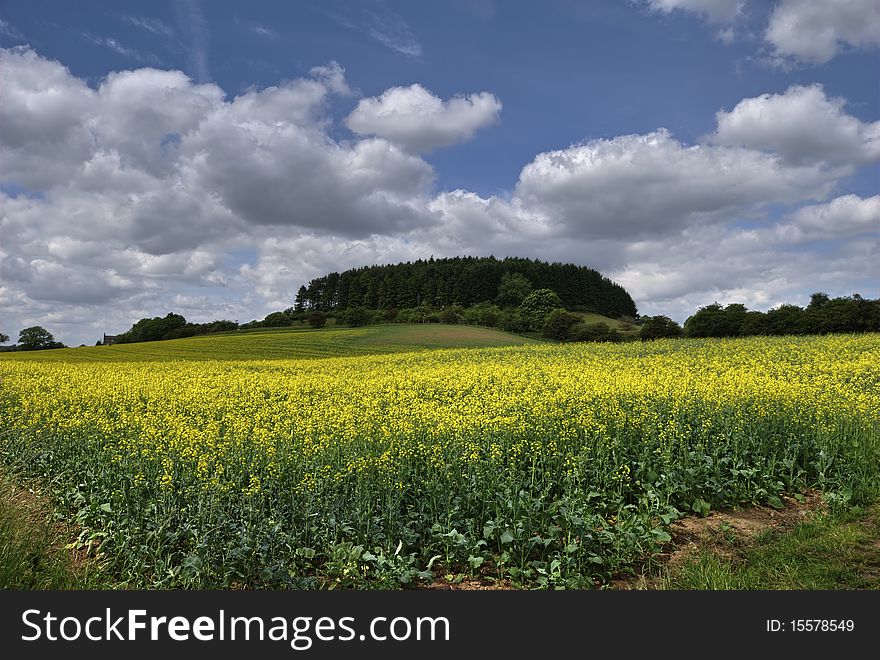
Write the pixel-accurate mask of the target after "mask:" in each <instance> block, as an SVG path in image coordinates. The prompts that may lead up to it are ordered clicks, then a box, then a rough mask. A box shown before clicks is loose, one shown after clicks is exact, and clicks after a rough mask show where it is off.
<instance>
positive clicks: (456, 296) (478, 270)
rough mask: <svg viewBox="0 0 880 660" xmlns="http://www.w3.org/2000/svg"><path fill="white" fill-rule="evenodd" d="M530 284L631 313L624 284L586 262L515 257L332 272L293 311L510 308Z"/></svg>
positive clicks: (576, 304)
mask: <svg viewBox="0 0 880 660" xmlns="http://www.w3.org/2000/svg"><path fill="white" fill-rule="evenodd" d="M504 285H506V286H504ZM536 289H551V290H553V291H554V292H556V294H557V295H558V296H559V298H560V299H561V301H562V304H563V306H564V307H566V308H567V309H570V310H574V311H583V312H595V313H597V314H602V315H604V316H609V317H612V318H617V317H620V316H628V317H633V318H634V317H636V316H637V309H636V304H635V302H634V301H633V299H632V297H631V296H630V295H629V293H628V292H627V291H626V289H624V288H623V287H622V286H620V285H619V284H617V283H615V282H612V281H611V280H609V279H608V278H607V277H604V276H602V275H601V274H600V273H599V272H598V271H596V270H593V269H592V268H587V267H585V266H577V265H575V264H563V263H547V262H544V261H539V260H537V259H523V258H514V257H508V258H505V259H496V258H495V257H453V258H445V259H434V258H431V259H427V260H424V259H419V260H417V261H414V262H409V261H408V262H405V263H399V264H393V265H383V266H363V267H361V268H354V269H350V270H346V271H344V272H342V273H336V272H334V273H330V274H328V275H324V276H323V277H318V278H315V279H313V280H311V281H310V282H309V283H308V284H307V285H305V286H302V287H300V288H299V291H298V292H297V294H296V298H295V301H294V311H296V312H303V311H308V310H321V311H325V312H329V311H334V310H344V309H349V308H353V307H363V308H365V309H377V310H390V309H412V308H418V307H427V308H434V309H444V308H447V307H451V306H453V307H463V308H467V307H470V306H472V305H475V304H479V303H494V304H496V305H498V306H499V307H515V306H517V305H519V304H520V303H521V302H522V300H523V298H524V296H525V295H527V294H528V293H529V292H531V291H532V290H536Z"/></svg>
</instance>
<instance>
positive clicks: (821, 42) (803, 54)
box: [764, 0, 880, 64]
mask: <svg viewBox="0 0 880 660" xmlns="http://www.w3.org/2000/svg"><path fill="white" fill-rule="evenodd" d="M764 37H765V39H766V40H767V41H768V42H769V43H770V44H771V45H772V46H773V49H774V53H775V55H776V56H777V57H779V58H781V59H782V60H784V59H786V58H793V59H794V60H797V61H801V62H808V63H817V64H821V63H823V62H827V61H829V60H830V59H832V58H833V57H834V56H835V55H837V54H838V53H839V52H840V51H841V50H842V49H844V48H845V47H847V46H849V47H853V48H871V47H876V46H878V45H880V3H878V2H877V1H876V0H780V2H779V4H778V5H776V7H775V9H774V10H773V13H772V14H771V16H770V21H769V25H768V26H767V31H766V33H765V35H764Z"/></svg>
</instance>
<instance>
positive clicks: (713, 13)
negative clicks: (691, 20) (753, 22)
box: [646, 0, 745, 23]
mask: <svg viewBox="0 0 880 660" xmlns="http://www.w3.org/2000/svg"><path fill="white" fill-rule="evenodd" d="M646 2H647V3H648V5H649V6H650V7H651V9H654V10H655V11H662V12H665V13H667V14H668V13H670V12H672V11H675V10H681V11H689V12H693V13H696V14H700V15H702V16H704V17H706V18H707V19H708V20H709V21H710V22H712V23H729V22H731V21H733V20H734V19H735V18H737V17H738V16H739V15H740V14H741V13H742V10H743V7H744V6H745V0H646Z"/></svg>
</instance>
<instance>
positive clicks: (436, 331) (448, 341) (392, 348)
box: [0, 324, 536, 362]
mask: <svg viewBox="0 0 880 660" xmlns="http://www.w3.org/2000/svg"><path fill="white" fill-rule="evenodd" d="M531 343H536V342H535V340H533V339H528V338H526V337H520V336H518V335H512V334H509V333H507V332H502V331H500V330H493V329H490V328H482V327H475V326H464V325H439V324H419V325H404V324H395V325H373V326H367V327H362V328H324V329H321V330H312V329H287V328H284V329H282V328H277V329H274V328H273V329H262V330H257V331H239V332H230V333H224V334H214V335H203V336H199V337H189V338H186V339H170V340H167V341H156V342H143V343H136V344H116V345H114V346H86V347H81V348H62V349H55V350H51V351H21V352H15V353H2V354H0V360H35V361H40V362H44V361H45V362H100V361H106V362H130V361H135V362H150V361H166V360H286V359H309V358H324V357H346V356H354V355H369V354H382V353H404V352H411V351H421V350H430V349H437V348H476V347H493V346H517V345H521V344H531Z"/></svg>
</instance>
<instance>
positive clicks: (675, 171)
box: [0, 49, 880, 343]
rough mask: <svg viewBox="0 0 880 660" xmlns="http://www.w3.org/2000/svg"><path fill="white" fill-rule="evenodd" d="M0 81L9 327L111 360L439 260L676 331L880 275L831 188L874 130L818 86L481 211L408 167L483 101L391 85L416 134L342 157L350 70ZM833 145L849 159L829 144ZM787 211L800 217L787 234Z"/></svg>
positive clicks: (612, 155) (143, 72)
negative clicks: (618, 288)
mask: <svg viewBox="0 0 880 660" xmlns="http://www.w3.org/2000/svg"><path fill="white" fill-rule="evenodd" d="M0 77H2V80H3V93H4V102H3V103H2V104H0V123H2V125H3V126H4V127H5V128H7V130H4V131H0V161H2V162H3V164H4V167H3V170H2V180H0V183H2V184H3V187H2V188H0V236H2V242H0V316H2V318H3V331H4V332H6V333H7V334H13V332H14V331H15V329H16V328H21V327H26V326H27V325H33V324H40V325H45V326H46V327H49V329H50V330H52V331H53V332H56V334H57V336H58V338H59V339H61V340H62V341H66V342H68V343H70V342H73V343H80V342H81V341H87V342H89V343H93V342H94V339H95V338H97V337H99V336H100V334H101V332H103V331H106V332H110V333H112V332H117V331H121V330H124V329H126V328H128V327H130V325H131V323H132V322H134V321H135V320H137V319H138V318H141V317H143V316H155V315H159V314H162V315H164V314H165V313H167V312H168V311H171V310H174V309H177V310H184V309H185V310H186V316H187V317H188V318H192V320H196V321H203V320H210V319H212V318H218V317H226V318H232V319H239V320H243V321H244V320H250V319H252V318H262V317H263V316H265V314H266V313H267V312H269V311H273V310H276V309H283V308H284V307H287V306H289V305H290V302H291V300H292V297H293V295H294V292H295V289H296V288H297V287H298V286H299V285H301V284H304V283H305V282H307V281H308V279H309V278H311V277H315V276H318V275H322V274H324V273H326V272H329V271H333V270H336V271H340V270H344V269H345V268H349V267H356V266H361V265H364V264H369V263H377V262H378V263H389V262H397V261H402V260H407V259H414V258H421V257H424V258H427V257H429V256H430V255H432V254H433V255H434V256H437V257H439V256H453V255H459V254H478V255H479V254H482V255H488V254H495V255H496V256H499V257H501V256H506V255H511V256H527V257H535V258H541V259H547V260H551V261H556V260H560V261H574V262H577V263H581V264H586V265H590V266H592V267H595V268H598V269H600V270H601V271H602V272H603V273H606V274H609V275H611V276H613V277H615V278H617V279H619V280H620V281H621V282H622V283H623V284H624V285H626V286H627V287H628V288H630V289H631V291H632V293H633V294H634V296H635V297H636V300H637V303H638V304H639V306H640V309H641V311H642V312H644V313H667V314H670V315H678V314H680V313H681V314H684V313H686V312H688V313H689V312H692V311H693V310H694V309H696V307H697V306H699V305H702V304H707V303H709V302H712V300H714V299H719V300H721V299H722V298H725V299H735V298H737V297H739V298H740V299H742V300H743V301H744V302H747V303H751V304H752V305H770V304H774V303H776V302H778V301H780V300H782V299H784V298H786V297H789V299H791V298H790V297H791V296H795V297H796V296H808V295H809V293H810V291H811V290H814V289H818V290H827V291H829V293H832V294H838V295H839V294H843V293H851V292H852V291H857V290H860V289H861V290H862V291H863V292H864V293H866V294H870V291H868V290H866V289H865V288H864V287H863V285H862V283H863V282H866V281H869V274H870V273H871V270H872V268H876V266H874V264H875V263H876V262H877V259H878V258H880V232H878V231H877V229H876V228H873V227H872V224H876V215H877V206H878V198H877V197H876V196H875V197H870V198H867V199H861V198H858V197H855V196H853V195H846V194H842V191H838V190H837V189H836V188H837V186H838V185H839V184H840V182H841V177H843V176H844V175H847V174H849V173H851V172H852V171H854V168H855V167H856V166H857V165H858V164H859V163H863V162H866V160H867V159H868V158H869V157H873V156H872V155H871V154H873V153H874V152H873V151H872V149H873V148H874V147H873V146H871V145H873V144H874V143H873V142H871V140H873V139H875V138H874V137H872V136H874V133H872V131H873V130H874V128H873V127H874V125H870V124H865V123H863V122H859V121H858V120H856V119H855V118H853V117H851V116H850V115H848V114H846V113H845V112H844V110H843V102H842V101H841V100H839V99H828V98H826V97H825V96H824V94H823V93H822V91H821V88H818V87H810V88H792V89H791V90H789V91H788V92H786V93H785V94H782V95H777V96H762V97H757V98H755V99H746V100H744V101H742V102H741V103H740V104H738V105H737V106H736V107H735V108H734V109H733V110H732V111H730V112H721V113H719V115H718V130H717V131H716V132H715V133H713V134H712V135H711V136H710V137H709V138H708V139H707V141H706V142H704V143H699V144H694V145H689V144H685V143H683V142H681V141H679V140H677V139H675V138H674V137H673V136H672V135H670V134H669V132H668V131H666V130H663V129H658V130H656V131H652V132H648V133H645V134H642V135H623V136H617V137H609V138H606V139H599V140H591V141H588V142H585V143H582V144H576V145H573V146H571V147H568V148H566V149H560V150H555V151H548V152H545V153H541V154H538V155H536V156H535V157H534V159H533V160H532V161H531V162H530V163H527V164H526V165H525V166H524V167H523V168H522V171H521V174H520V177H519V180H518V181H517V182H516V183H515V185H514V186H513V187H512V189H511V190H510V191H509V192H507V193H505V194H499V195H494V196H487V197H484V196H481V195H478V194H476V193H474V192H470V191H468V190H454V191H447V192H437V191H436V190H435V189H434V186H433V181H434V171H433V169H432V168H431V166H430V165H429V164H428V163H427V162H425V161H424V160H422V159H421V158H419V157H418V156H417V155H414V154H413V153H412V151H414V150H416V149H417V148H419V146H422V147H423V146H424V145H437V144H441V143H444V144H445V143H449V141H457V140H460V139H464V138H466V137H467V135H469V134H470V133H469V131H470V132H472V131H473V130H476V128H477V127H478V126H480V125H484V124H485V121H486V118H487V117H488V118H491V119H493V120H494V118H495V117H496V116H497V111H496V112H494V113H493V112H491V111H488V112H485V113H482V114H481V113H480V112H478V111H477V110H475V107H476V106H475V105H474V103H473V99H474V98H475V97H471V101H468V99H466V98H464V99H459V100H460V101H461V102H462V103H463V104H464V105H463V106H462V107H461V108H458V107H457V106H456V105H455V101H456V99H451V100H448V101H441V100H440V99H437V98H436V97H433V95H430V94H429V93H428V92H425V91H424V90H422V91H423V92H424V94H423V95H420V94H416V95H415V96H416V97H419V96H421V98H422V99H424V96H425V95H427V97H429V101H430V102H429V103H428V104H427V106H425V105H424V104H421V105H420V104H419V103H416V104H414V107H415V108H416V109H415V110H414V109H413V106H407V105H406V104H398V103H396V102H393V100H394V94H392V93H390V92H395V93H397V91H400V90H403V91H404V93H411V92H412V91H413V88H395V89H394V90H390V92H389V93H388V94H386V95H380V96H379V97H376V99H372V101H374V102H375V103H376V104H378V105H377V107H381V108H384V109H389V108H390V109H391V110H392V112H393V113H397V115H396V117H397V119H398V121H396V122H389V123H387V124H381V123H380V124H379V128H378V129H377V130H370V131H366V130H365V133H366V134H367V135H374V134H378V137H354V138H353V139H350V140H342V141H340V140H337V139H335V138H334V137H333V132H334V131H333V129H334V125H333V123H332V119H331V117H332V116H333V112H332V110H334V103H337V102H338V101H339V100H340V97H346V96H348V95H350V94H351V90H350V89H349V87H348V84H347V83H346V80H345V75H344V71H343V69H342V67H340V66H339V65H338V64H336V63H330V64H328V65H326V66H322V67H316V68H314V69H312V70H311V72H310V73H309V75H308V76H306V77H304V78H299V79H295V80H288V81H284V82H282V83H279V84H278V85H277V86H274V87H268V88H265V89H261V90H251V91H248V92H246V93H243V94H240V95H239V96H235V97H231V98H230V97H226V96H225V94H224V92H223V90H221V89H220V88H219V87H217V86H215V85H211V84H202V85H199V84H195V83H194V82H193V81H192V80H191V79H190V78H189V77H187V76H185V75H184V74H182V73H180V72H175V71H160V70H157V69H137V70H134V71H122V72H118V73H114V74H111V75H109V76H108V77H107V78H106V79H104V80H103V81H101V82H100V83H99V84H97V85H96V86H95V87H89V86H88V85H87V84H86V83H85V82H84V81H82V80H80V79H78V78H76V77H74V76H73V75H72V74H71V73H70V72H69V71H68V70H67V69H65V68H64V67H63V66H62V65H60V64H59V63H57V62H52V61H49V60H46V59H44V58H42V57H40V56H38V55H37V54H35V53H33V52H32V51H29V50H26V49H16V50H5V51H0ZM487 96H488V97H490V99H489V100H494V97H492V96H491V95H487ZM388 98H391V99H392V102H391V103H390V104H387V105H384V106H383V105H382V104H381V102H382V99H386V100H387V99H388ZM493 105H494V104H492V103H488V104H487V105H486V107H487V108H489V109H490V110H491V108H492V106H493ZM425 107H428V108H433V109H434V110H428V111H424V109H425ZM438 107H439V110H437V108H438ZM792 107H794V108H796V109H797V112H795V111H793V110H792V109H791V108H792ZM406 108H409V109H408V110H406V111H404V110H405V109H406ZM432 112H433V114H432ZM356 113H357V110H356V111H355V113H353V114H356ZM401 113H403V114H401ZM425 115H428V116H430V117H432V121H425V120H424V117H425ZM462 117H464V118H465V119H462ZM798 117H804V118H805V119H804V122H805V123H804V122H801V121H800V120H797V121H796V119H797V118H798ZM807 119H809V120H810V121H806V120H807ZM434 120H436V121H434ZM810 122H812V123H810ZM438 125H439V126H440V128H441V130H440V132H439V134H438V129H437V126H438ZM393 126H402V127H404V128H403V129H402V132H401V133H400V134H391V131H392V128H393ZM388 127H392V128H388ZM374 128H375V127H374ZM386 128H387V130H386ZM420 128H421V129H422V130H423V131H424V132H425V135H422V136H420V135H419V131H420ZM786 131H788V132H786ZM818 131H823V132H826V133H830V134H832V135H833V141H834V145H836V149H831V148H830V147H828V146H827V145H824V143H822V144H818V145H817V144H814V143H811V142H810V141H809V138H810V136H811V135H812V134H813V133H815V132H818ZM859 140H861V142H860V141H859ZM398 143H399V144H398ZM401 144H403V145H406V146H405V148H404V147H402V146H400V145H401ZM512 183H513V182H512ZM21 187H23V188H24V189H25V190H24V191H23V192H16V191H17V190H19V189H20V188H21ZM832 193H833V194H835V195H837V196H838V197H837V198H836V199H834V200H831V201H828V200H829V197H830V196H831V195H832ZM780 203H781V204H790V205H791V212H790V213H789V215H787V216H786V217H784V218H782V219H781V220H774V219H773V217H771V216H768V214H767V208H768V207H770V206H771V205H774V204H780ZM743 220H748V221H750V222H752V223H753V224H754V225H755V226H757V227H759V228H757V229H745V228H742V227H741V226H738V224H741V223H739V221H743ZM829 246H830V247H829ZM804 283H806V284H804ZM804 287H809V290H806V289H805V288H804ZM53 324H55V325H56V326H57V327H52V326H53ZM58 328H60V330H58Z"/></svg>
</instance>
